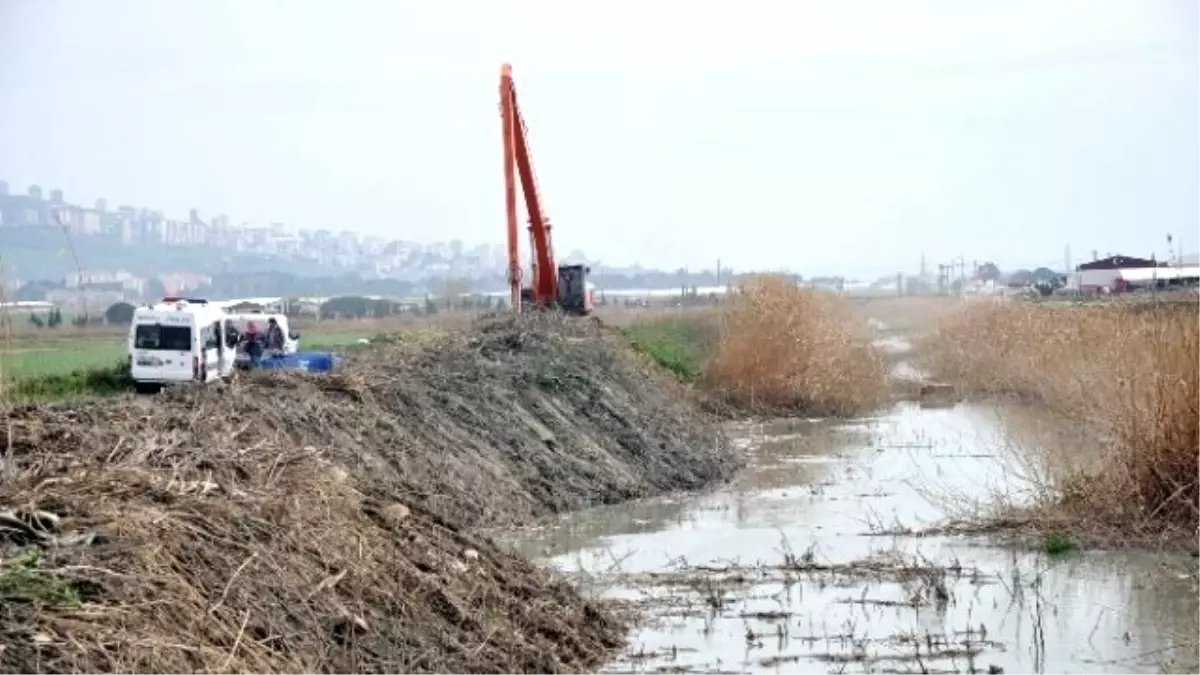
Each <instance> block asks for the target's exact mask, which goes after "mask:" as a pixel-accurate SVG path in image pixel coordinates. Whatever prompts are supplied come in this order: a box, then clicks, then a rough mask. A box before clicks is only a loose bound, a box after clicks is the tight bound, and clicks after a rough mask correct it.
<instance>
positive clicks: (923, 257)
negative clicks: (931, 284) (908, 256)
mask: <svg viewBox="0 0 1200 675" xmlns="http://www.w3.org/2000/svg"><path fill="white" fill-rule="evenodd" d="M921 278H922V279H924V278H925V254H924V253H922V254H921Z"/></svg>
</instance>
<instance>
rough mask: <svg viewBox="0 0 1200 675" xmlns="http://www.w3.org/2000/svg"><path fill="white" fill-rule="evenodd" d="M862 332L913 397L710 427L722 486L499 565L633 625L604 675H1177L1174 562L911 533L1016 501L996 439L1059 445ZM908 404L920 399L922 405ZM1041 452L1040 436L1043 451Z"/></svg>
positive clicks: (1031, 416) (530, 541)
mask: <svg viewBox="0 0 1200 675" xmlns="http://www.w3.org/2000/svg"><path fill="white" fill-rule="evenodd" d="M876 328H877V329H879V330H880V332H881V333H882V335H881V341H880V342H881V346H882V347H883V348H884V349H885V350H887V351H888V352H890V353H891V355H892V357H893V361H894V368H893V375H894V376H895V377H896V379H897V381H898V383H899V382H901V381H905V380H907V381H908V385H910V386H904V385H902V386H898V388H897V389H898V391H908V392H911V393H912V397H914V398H920V399H921V400H920V401H918V400H908V401H901V402H898V403H897V404H896V405H895V406H893V407H891V408H889V409H888V410H885V411H884V412H882V413H880V414H877V415H872V416H869V417H864V418H861V419H856V420H851V421H834V420H804V419H791V420H779V421H775V422H766V423H741V424H735V425H732V426H730V427H729V431H730V433H731V434H732V435H733V436H734V437H735V438H737V439H739V443H740V445H741V446H742V447H743V449H744V451H745V452H746V453H747V454H748V456H749V457H750V466H749V467H748V468H747V470H746V471H745V472H743V473H742V474H741V475H739V477H738V478H737V479H736V480H735V481H734V482H733V483H732V484H731V485H729V486H727V487H725V488H722V489H720V490H718V491H716V492H711V493H708V494H702V495H688V496H673V497H666V498H658V499H650V500H643V501H639V502H636V503H630V504H623V505H619V506H613V507H607V508H600V509H593V510H590V511H585V512H579V513H572V514H567V515H564V516H561V517H558V518H554V519H551V520H549V521H546V522H544V523H540V524H538V525H537V526H534V527H529V528H525V529H522V530H520V531H514V532H509V533H507V534H506V535H505V540H506V541H507V542H508V543H509V545H511V546H513V547H515V548H516V549H517V550H518V551H520V552H523V553H525V554H528V555H530V556H535V557H538V558H540V559H541V560H543V561H544V562H545V563H546V564H549V565H553V566H555V567H557V568H558V569H560V570H562V571H565V572H566V573H568V574H569V575H573V576H574V577H575V578H576V579H577V583H579V584H580V585H581V587H582V588H585V589H587V591H588V593H589V594H590V595H593V596H594V597H603V598H619V599H622V600H625V601H628V602H630V603H632V605H633V606H634V607H637V608H639V609H640V610H641V612H642V615H643V619H642V621H641V622H640V623H639V624H638V625H637V626H636V628H635V629H634V632H633V638H632V640H631V642H630V644H629V646H628V647H627V648H626V650H625V651H624V652H623V653H621V655H620V656H619V657H617V658H615V659H612V660H610V661H609V662H608V663H607V664H605V666H604V667H603V670H604V671H605V672H746V671H759V672H915V673H920V672H941V673H952V672H963V673H966V672H1160V671H1162V670H1167V671H1177V672H1194V670H1195V669H1196V668H1197V665H1198V661H1200V659H1198V657H1197V642H1196V634H1197V627H1198V624H1200V622H1198V619H1197V616H1198V603H1197V589H1198V582H1197V573H1196V561H1195V559H1194V558H1193V557H1191V556H1189V555H1188V554H1186V553H1183V554H1179V553H1155V552H1147V551H1141V552H1135V551H1125V552H1103V551H1087V552H1080V551H1072V550H1070V548H1071V534H1072V533H1070V532H1069V531H1066V532H1063V533H1062V538H1061V540H1058V541H1050V542H1046V545H1045V546H1044V547H1043V548H1042V549H1041V550H1030V549H1014V548H1002V547H998V546H993V545H991V544H990V543H989V542H988V541H987V540H985V539H982V538H968V537H961V536H948V535H947V536H942V535H938V536H933V535H926V536H920V535H918V534H914V533H915V532H918V531H921V530H922V529H924V528H927V527H929V526H933V525H937V524H939V523H942V522H945V521H946V520H947V519H952V518H954V517H956V516H959V515H960V514H962V513H964V512H966V513H971V512H975V513H978V509H980V508H983V507H984V505H988V504H992V503H994V499H995V498H996V497H997V496H1001V497H1003V498H1004V499H1006V500H1009V501H1011V502H1014V503H1020V502H1021V500H1025V499H1031V498H1035V497H1036V495H1037V491H1036V489H1034V487H1035V486H1034V484H1033V483H1031V482H1030V481H1035V480H1037V476H1036V475H1032V474H1031V473H1030V471H1031V467H1030V466H1028V465H1027V464H1026V463H1025V462H1024V461H1023V459H1022V457H1023V455H1022V453H1020V452H1013V450H1014V449H1015V448H1016V445H1014V443H1015V442H1017V441H1020V442H1051V441H1053V439H1058V441H1056V442H1066V438H1067V437H1069V436H1070V434H1069V433H1066V432H1064V431H1063V430H1061V429H1058V428H1057V427H1055V426H1054V422H1055V418H1053V417H1050V416H1045V415H1042V414H1040V411H1038V410H1036V409H1028V408H1017V407H1004V408H998V407H995V406H984V405H979V404H971V403H961V402H956V401H955V400H954V397H953V396H952V395H946V394H945V392H942V391H940V390H939V389H938V388H936V387H931V386H930V384H929V383H927V382H924V383H923V382H922V380H921V378H922V374H921V373H920V371H919V370H917V369H916V368H914V367H913V366H912V365H911V364H910V363H908V362H907V361H906V360H905V359H904V358H903V354H904V353H905V352H906V351H907V349H908V344H907V342H906V341H905V340H904V339H903V337H902V336H897V335H894V334H890V333H889V332H888V331H886V327H885V326H883V325H882V324H877V326H876ZM922 391H924V392H925V393H924V394H922ZM1048 439H1049V440H1048Z"/></svg>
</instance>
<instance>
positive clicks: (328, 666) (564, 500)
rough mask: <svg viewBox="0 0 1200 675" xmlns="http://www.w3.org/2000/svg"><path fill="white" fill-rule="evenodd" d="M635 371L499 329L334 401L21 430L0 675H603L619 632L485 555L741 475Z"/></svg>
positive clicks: (597, 338)
mask: <svg viewBox="0 0 1200 675" xmlns="http://www.w3.org/2000/svg"><path fill="white" fill-rule="evenodd" d="M635 364H636V361H635V360H634V359H632V358H630V357H629V355H628V354H626V353H624V352H623V351H622V350H621V349H620V348H618V347H616V346H614V344H613V343H612V342H611V341H609V340H607V339H604V338H603V337H602V336H601V335H600V334H599V331H598V329H596V328H595V326H594V325H592V324H590V323H588V322H574V323H570V324H563V323H561V322H557V321H549V322H547V321H546V320H538V321H537V325H532V324H531V323H530V322H528V321H517V320H514V319H512V318H507V317H506V318H498V319H493V320H490V321H488V322H484V323H483V324H481V325H479V326H477V327H476V328H475V329H473V330H472V331H469V332H466V333H463V334H460V335H455V336H448V337H446V338H444V339H440V340H437V341H435V342H434V343H433V344H431V345H427V346H423V347H421V348H418V349H410V348H404V347H403V346H395V345H382V346H379V347H374V348H372V349H370V350H366V351H363V352H361V353H359V354H356V355H354V357H352V359H351V360H350V361H349V362H348V363H347V366H346V367H345V368H344V370H343V371H342V372H340V373H338V374H335V375H332V376H326V377H304V376H299V375H292V376H266V375H263V376H259V377H253V378H248V379H247V380H243V381H242V382H239V383H237V384H235V385H232V386H224V385H221V386H214V387H209V388H206V389H200V390H181V391H177V392H170V393H167V394H164V395H163V396H162V397H160V399H158V400H156V401H155V402H154V405H152V406H146V407H143V406H139V405H135V404H133V403H132V402H131V401H129V400H121V401H106V402H97V403H90V404H86V405H77V406H64V405H59V406H45V407H26V408H19V409H16V410H12V411H11V412H10V413H9V414H8V415H7V420H6V426H7V427H8V430H9V431H8V439H9V440H8V441H7V447H8V452H7V456H8V458H7V467H6V469H5V479H4V480H3V482H2V483H0V508H4V509H8V510H9V511H8V512H7V513H0V547H2V548H0V669H2V670H4V671H24V672H33V671H60V672H84V671H88V672H105V671H113V670H125V671H156V672H168V671H172V672H183V671H193V670H203V671H297V672H298V671H307V672H313V671H326V672H328V671H338V672H349V671H370V672H375V671H381V672H435V671H436V672H447V671H458V672H461V671H475V672H479V671H503V672H512V671H530V670H534V671H541V672H550V671H571V670H582V669H587V668H590V667H593V666H595V665H596V664H597V663H598V662H599V661H600V660H601V659H603V657H604V656H605V655H606V653H607V652H608V650H610V649H611V648H612V647H614V646H616V645H618V644H619V643H620V642H621V640H622V638H623V635H624V630H623V629H624V626H623V625H622V624H621V622H620V621H619V620H618V619H616V618H615V617H614V615H613V614H612V612H611V611H610V608H609V607H606V606H604V605H600V604H596V603H592V602H589V601H585V600H584V599H582V598H581V597H579V596H578V595H577V594H576V593H575V592H574V591H573V590H572V589H571V588H570V587H569V586H568V585H566V584H565V583H563V582H561V581H558V580H555V579H553V578H551V577H550V576H549V575H547V574H546V573H545V572H543V571H540V570H538V569H537V568H535V567H534V566H532V565H531V564H529V563H527V562H526V561H523V560H521V559H519V558H515V557H513V556H511V555H509V554H507V553H505V552H502V551H500V550H498V549H497V548H496V547H495V546H493V545H492V544H491V543H490V541H488V540H487V539H486V538H483V537H481V536H479V535H477V534H475V533H474V532H473V530H474V529H475V526H480V525H493V524H500V523H508V522H519V521H522V520H526V519H529V518H531V517H534V516H537V515H541V514H547V513H550V512H555V511H560V510H565V509H571V508H577V507H583V506H587V505H592V504H598V503H606V502H615V501H619V500H623V499H628V498H632V497H638V496H643V495H649V494H654V493H659V492H664V491H670V490H677V489H687V488H696V487H700V486H702V485H704V484H706V483H709V482H712V481H716V480H720V479H723V478H725V477H727V476H728V475H730V474H731V473H732V472H733V471H734V470H735V469H736V468H737V466H738V460H737V459H736V458H735V455H734V454H733V452H732V451H731V450H730V448H729V446H728V445H727V443H726V442H725V440H724V439H723V437H722V436H721V435H720V434H719V433H718V432H717V430H716V429H715V428H713V427H712V426H711V425H710V424H709V423H708V421H707V420H706V419H705V418H703V417H701V416H699V415H698V414H697V413H696V412H695V411H693V410H692V409H690V408H688V407H687V405H686V404H685V403H683V402H680V401H678V400H676V399H674V398H673V397H672V396H671V394H670V393H669V388H666V389H664V388H662V387H661V386H660V385H659V384H658V383H657V382H656V381H655V380H654V379H653V378H652V377H651V376H649V375H647V374H645V373H643V372H642V371H641V370H640V369H639V368H638V366H637V365H635Z"/></svg>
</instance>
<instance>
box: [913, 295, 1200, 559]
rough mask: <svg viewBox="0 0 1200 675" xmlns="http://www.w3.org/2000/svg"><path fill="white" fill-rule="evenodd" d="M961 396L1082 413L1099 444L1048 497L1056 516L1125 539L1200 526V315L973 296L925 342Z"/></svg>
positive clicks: (934, 365)
mask: <svg viewBox="0 0 1200 675" xmlns="http://www.w3.org/2000/svg"><path fill="white" fill-rule="evenodd" d="M919 346H920V347H921V349H920V353H921V354H922V355H923V359H924V361H925V365H926V366H927V367H928V368H929V369H930V370H931V371H932V372H933V373H934V374H935V375H937V376H938V377H940V378H942V379H944V380H946V381H948V382H950V383H952V384H954V385H955V386H956V387H957V388H958V389H959V390H960V391H963V392H966V393H974V394H985V395H997V396H1007V397H1014V398H1018V399H1021V400H1023V401H1026V402H1031V403H1034V404H1037V405H1042V406H1046V407H1049V408H1051V409H1053V410H1056V411H1058V412H1061V413H1062V414H1063V415H1064V416H1066V417H1068V418H1071V419H1073V420H1076V421H1077V422H1078V423H1079V424H1081V425H1083V427H1084V428H1086V429H1087V430H1088V432H1089V434H1090V435H1092V436H1094V437H1095V438H1096V439H1098V440H1097V442H1095V443H1092V444H1090V445H1089V448H1090V450H1089V451H1088V452H1090V453H1092V454H1093V455H1094V456H1091V457H1078V458H1075V459H1074V461H1073V462H1072V468H1071V469H1070V471H1069V473H1067V474H1065V475H1059V476H1057V477H1056V478H1057V479H1056V480H1055V481H1053V482H1052V484H1050V485H1048V486H1047V488H1046V489H1049V490H1053V491H1054V494H1051V495H1047V497H1048V498H1047V499H1045V500H1043V501H1045V502H1046V503H1048V504H1050V505H1051V506H1049V507H1044V508H1048V509H1052V510H1053V511H1054V513H1053V514H1046V515H1053V516H1054V518H1055V519H1057V520H1059V521H1061V520H1062V519H1063V518H1064V517H1066V518H1067V519H1068V520H1070V521H1074V522H1077V523H1080V524H1090V525H1093V526H1096V527H1098V528H1105V529H1106V530H1109V531H1112V532H1114V533H1117V534H1121V535H1130V536H1132V535H1144V534H1147V533H1156V532H1164V531H1177V532H1191V535H1193V536H1194V534H1195V531H1196V528H1197V525H1200V518H1198V517H1197V516H1198V514H1200V504H1198V499H1200V490H1198V483H1197V473H1196V467H1197V462H1198V460H1200V401H1198V400H1197V392H1198V391H1200V361H1198V357H1200V313H1198V312H1197V307H1196V305H1195V304H1194V303H1171V304H1169V305H1161V306H1152V305H1147V304H1144V303H1142V304H1138V305H1125V304H1119V303H1117V304H1107V305H1084V306H1080V305H1050V304H1034V303H1020V302H1010V303H992V302H978V303H969V304H968V305H966V306H965V307H964V308H963V309H962V310H960V311H959V312H956V313H955V314H954V315H953V316H951V317H949V318H948V319H946V320H945V321H944V322H943V323H942V325H941V326H940V327H939V330H937V331H936V332H934V333H932V334H930V335H928V336H925V337H924V338H923V339H922V341H921V343H920V345H919Z"/></svg>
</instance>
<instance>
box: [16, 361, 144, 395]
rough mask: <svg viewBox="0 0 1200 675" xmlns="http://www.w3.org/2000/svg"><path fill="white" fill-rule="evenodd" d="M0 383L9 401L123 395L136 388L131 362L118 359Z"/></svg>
mask: <svg viewBox="0 0 1200 675" xmlns="http://www.w3.org/2000/svg"><path fill="white" fill-rule="evenodd" d="M0 386H2V387H3V388H2V391H3V393H4V395H5V396H6V397H7V399H8V400H9V401H10V402H14V403H38V402H46V401H61V400H65V399H74V398H94V397H97V396H113V395H116V394H121V393H124V392H127V391H129V390H130V389H131V388H132V387H133V379H132V378H131V377H130V376H129V365H128V363H127V362H125V361H118V362H117V363H115V364H113V365H110V366H107V367H103V368H80V369H78V370H73V371H71V372H69V373H52V374H46V375H34V376H29V377H22V378H16V379H12V380H9V381H7V382H5V383H3V384H2V385H0Z"/></svg>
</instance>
